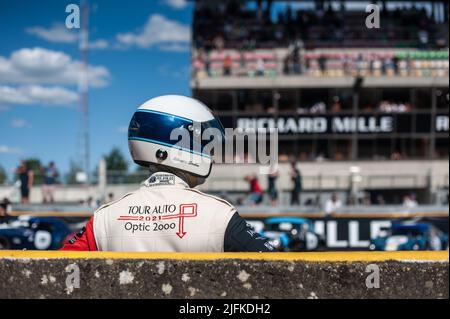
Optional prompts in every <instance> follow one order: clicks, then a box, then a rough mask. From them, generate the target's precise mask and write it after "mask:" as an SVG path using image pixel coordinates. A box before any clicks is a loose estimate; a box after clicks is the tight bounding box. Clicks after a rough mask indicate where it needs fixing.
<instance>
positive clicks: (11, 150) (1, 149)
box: [0, 145, 22, 154]
mask: <svg viewBox="0 0 450 319" xmlns="http://www.w3.org/2000/svg"><path fill="white" fill-rule="evenodd" d="M20 153H22V150H21V149H20V148H17V147H9V146H6V145H0V154H20Z"/></svg>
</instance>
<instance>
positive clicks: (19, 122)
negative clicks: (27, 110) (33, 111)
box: [11, 119, 28, 128]
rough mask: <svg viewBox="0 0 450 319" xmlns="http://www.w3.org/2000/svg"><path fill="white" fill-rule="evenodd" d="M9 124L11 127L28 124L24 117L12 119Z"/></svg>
mask: <svg viewBox="0 0 450 319" xmlns="http://www.w3.org/2000/svg"><path fill="white" fill-rule="evenodd" d="M11 126H12V127H13V128H23V127H27V126H28V122H27V121H26V120H25V119H13V120H12V121H11Z"/></svg>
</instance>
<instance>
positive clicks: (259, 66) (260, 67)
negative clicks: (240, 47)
mask: <svg viewBox="0 0 450 319" xmlns="http://www.w3.org/2000/svg"><path fill="white" fill-rule="evenodd" d="M265 72H266V67H265V65H264V60H263V59H261V58H259V59H258V60H257V61H256V75H257V76H264V74H265Z"/></svg>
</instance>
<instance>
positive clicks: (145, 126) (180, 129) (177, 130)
mask: <svg viewBox="0 0 450 319" xmlns="http://www.w3.org/2000/svg"><path fill="white" fill-rule="evenodd" d="M224 134H225V133H224V128H223V126H222V124H221V123H220V121H219V120H217V119H215V118H214V119H212V120H210V121H206V122H193V121H192V120H189V119H187V118H184V117H179V116H175V115H172V114H167V113H162V112H155V111H150V110H137V111H136V112H135V113H134V115H133V118H132V119H131V122H130V126H129V128H128V139H129V140H139V141H144V142H150V143H155V144H160V145H164V146H169V147H174V148H177V149H182V150H184V151H188V152H191V153H194V154H198V155H202V156H205V157H213V155H214V153H215V150H216V149H217V147H222V143H223V141H224V136H225V135H224Z"/></svg>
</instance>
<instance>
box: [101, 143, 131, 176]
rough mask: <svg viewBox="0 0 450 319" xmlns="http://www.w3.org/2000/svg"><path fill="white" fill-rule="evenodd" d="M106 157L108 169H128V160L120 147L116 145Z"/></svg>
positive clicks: (121, 170) (122, 170)
mask: <svg viewBox="0 0 450 319" xmlns="http://www.w3.org/2000/svg"><path fill="white" fill-rule="evenodd" d="M104 158H105V161H106V169H107V170H108V171H119V172H125V171H127V170H128V162H127V160H126V159H125V156H124V155H123V153H122V151H121V150H120V149H119V148H118V147H114V148H113V149H112V150H111V152H109V154H108V155H105V157H104Z"/></svg>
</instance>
